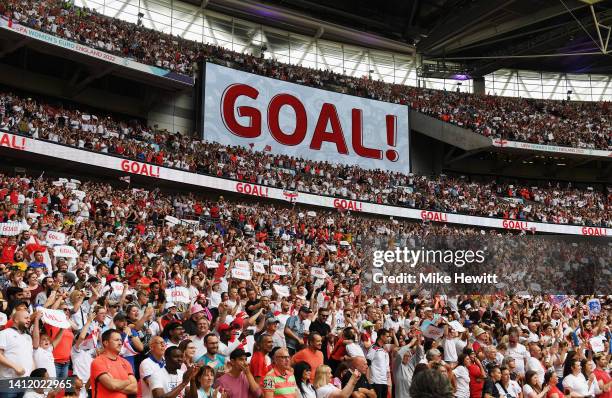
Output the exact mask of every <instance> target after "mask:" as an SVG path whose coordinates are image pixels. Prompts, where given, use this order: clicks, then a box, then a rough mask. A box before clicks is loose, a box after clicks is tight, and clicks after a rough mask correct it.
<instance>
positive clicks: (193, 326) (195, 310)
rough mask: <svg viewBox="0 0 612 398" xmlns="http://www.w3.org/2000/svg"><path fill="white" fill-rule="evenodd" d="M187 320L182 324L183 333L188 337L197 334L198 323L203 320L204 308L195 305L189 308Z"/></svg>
mask: <svg viewBox="0 0 612 398" xmlns="http://www.w3.org/2000/svg"><path fill="white" fill-rule="evenodd" d="M189 314H190V316H189V319H187V320H186V321H185V322H183V327H184V328H185V333H187V334H188V335H193V334H196V333H197V332H198V321H199V320H200V319H202V318H204V316H205V315H204V307H202V306H201V305H200V304H198V303H195V304H194V305H192V306H191V308H189Z"/></svg>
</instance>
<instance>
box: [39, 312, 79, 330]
mask: <svg viewBox="0 0 612 398" xmlns="http://www.w3.org/2000/svg"><path fill="white" fill-rule="evenodd" d="M37 311H40V312H42V318H41V319H42V321H43V323H46V324H47V325H51V326H55V327H56V328H60V329H68V328H70V327H71V326H70V322H68V318H67V317H66V314H65V313H64V311H62V310H52V309H49V308H43V307H38V308H37Z"/></svg>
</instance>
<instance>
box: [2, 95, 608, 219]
mask: <svg viewBox="0 0 612 398" xmlns="http://www.w3.org/2000/svg"><path fill="white" fill-rule="evenodd" d="M0 130H5V131H10V132H14V133H18V134H22V135H25V136H28V137H32V138H36V139H41V140H48V141H52V142H58V143H62V144H66V145H71V146H75V147H79V148H84V149H88V150H93V151H97V152H102V153H108V154H112V155H118V156H123V157H127V158H131V159H135V160H138V161H141V162H147V163H153V164H156V165H161V166H166V167H173V168H178V169H183V170H186V171H191V172H197V173H203V174H208V175H213V176H218V177H224V178H229V179H234V180H240V181H246V182H250V183H256V184H261V185H265V186H270V187H277V188H282V189H286V190H290V191H300V192H308V193H313V194H319V195H327V196H333V197H341V198H348V199H351V200H359V201H364V202H373V203H381V204H390V205H395V206H403V207H411V208H417V209H424V210H433V211H443V212H450V213H461V214H469V215H478V216H485V217H497V218H505V219H515V220H525V221H539V222H547V223H556V224H575V225H587V226H612V213H611V212H610V200H611V199H612V191H610V190H609V187H605V188H603V191H599V189H597V190H595V189H592V188H590V189H579V188H577V187H574V186H572V185H571V184H569V183H564V184H561V183H557V184H551V183H548V184H547V185H543V184H541V183H540V184H533V183H529V182H525V181H520V180H519V181H495V180H491V179H486V178H485V179H481V180H478V179H467V178H461V177H457V178H455V177H450V176H435V177H427V176H419V175H413V174H402V173H394V172H386V171H381V170H366V169H363V168H360V167H359V166H344V165H338V164H333V163H328V162H315V161H309V160H304V159H301V158H297V157H289V156H282V155H273V154H271V153H269V152H267V151H266V150H265V148H254V147H251V148H242V147H229V146H221V145H220V144H217V143H213V142H205V141H199V140H195V139H193V137H190V136H184V135H181V134H170V133H168V132H167V131H161V130H158V129H156V128H149V127H147V126H146V125H145V124H142V123H140V122H135V121H122V120H121V119H117V118H114V117H111V116H106V115H95V114H91V113H88V112H85V111H80V110H78V109H74V108H72V107H64V106H61V105H55V106H54V105H50V104H49V103H45V102H39V101H37V100H35V99H32V98H25V97H20V96H17V95H15V94H12V93H0Z"/></svg>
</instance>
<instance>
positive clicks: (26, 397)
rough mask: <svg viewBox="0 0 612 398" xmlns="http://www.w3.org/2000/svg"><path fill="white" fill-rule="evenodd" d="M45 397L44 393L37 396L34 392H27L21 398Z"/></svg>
mask: <svg viewBox="0 0 612 398" xmlns="http://www.w3.org/2000/svg"><path fill="white" fill-rule="evenodd" d="M45 397H46V395H45V394H44V393H42V394H39V393H37V392H36V391H32V390H30V391H28V392H26V393H25V395H24V396H23V398H45Z"/></svg>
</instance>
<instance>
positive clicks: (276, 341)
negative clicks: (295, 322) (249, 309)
mask: <svg viewBox="0 0 612 398" xmlns="http://www.w3.org/2000/svg"><path fill="white" fill-rule="evenodd" d="M279 325H280V320H279V319H278V318H277V317H275V316H269V317H267V318H266V322H265V324H264V329H263V330H262V331H261V332H259V333H256V334H255V337H257V336H258V335H268V336H270V337H272V348H280V347H284V346H285V339H284V338H282V337H281V335H280V334H279V333H278V326H279Z"/></svg>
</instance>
